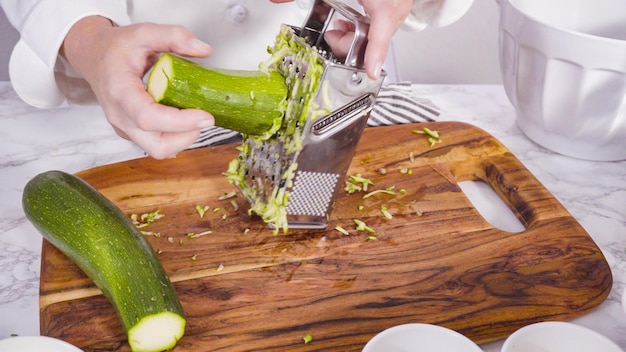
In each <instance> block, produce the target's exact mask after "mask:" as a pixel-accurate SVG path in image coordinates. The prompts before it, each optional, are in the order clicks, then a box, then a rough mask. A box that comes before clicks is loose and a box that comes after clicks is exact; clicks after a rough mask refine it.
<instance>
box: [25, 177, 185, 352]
mask: <svg viewBox="0 0 626 352" xmlns="http://www.w3.org/2000/svg"><path fill="white" fill-rule="evenodd" d="M22 206H23V209H24V212H25V214H26V217H27V219H28V220H29V221H30V222H31V223H32V224H33V225H34V226H35V227H36V228H37V230H38V231H39V232H40V233H41V234H42V235H43V237H44V238H45V239H47V240H48V241H50V243H52V244H53V245H54V246H55V247H57V248H58V249H59V250H60V251H61V252H63V253H64V254H65V255H67V256H68V257H69V258H70V259H71V260H72V261H73V262H74V263H76V265H78V266H79V267H80V268H81V269H82V270H83V271H84V272H85V273H86V274H87V275H88V276H89V277H90V278H91V279H92V280H93V282H94V283H95V284H96V286H98V288H100V290H101V291H102V293H103V294H104V296H105V297H106V298H107V299H108V300H109V301H110V302H111V304H112V305H113V307H114V308H115V310H116V312H117V315H118V316H119V318H120V320H121V323H122V326H123V328H124V329H125V331H126V333H127V336H128V342H129V345H130V347H131V349H132V350H133V351H146V352H148V351H163V350H167V349H170V348H172V347H174V346H175V345H176V343H177V341H178V340H179V339H180V338H181V337H182V336H183V334H184V330H185V324H186V319H185V316H184V313H183V309H182V306H181V304H180V301H179V299H178V296H177V295H176V292H175V291H174V288H173V286H172V283H171V282H170V280H169V278H168V276H167V274H166V273H165V270H164V269H163V266H162V265H161V263H160V261H159V259H158V258H157V256H156V254H155V252H154V251H153V249H152V247H151V246H150V244H149V243H148V241H147V240H146V239H145V238H144V237H143V236H142V235H141V233H140V232H139V230H138V229H137V228H136V227H135V226H134V225H133V224H132V223H131V221H130V219H128V217H126V216H125V215H124V214H123V213H122V211H121V210H120V209H119V208H118V207H116V206H115V205H114V204H113V203H112V202H111V201H109V200H108V199H107V198H105V197H104V196H103V195H102V194H101V193H99V192H98V191H97V190H96V189H95V188H93V187H92V186H90V185H89V184H87V183H86V182H85V181H83V180H82V179H80V178H79V177H77V176H74V175H71V174H68V173H65V172H62V171H47V172H44V173H41V174H39V175H37V176H35V177H34V178H33V179H31V180H30V181H29V182H28V183H27V184H26V187H25V188H24V192H23V197H22Z"/></svg>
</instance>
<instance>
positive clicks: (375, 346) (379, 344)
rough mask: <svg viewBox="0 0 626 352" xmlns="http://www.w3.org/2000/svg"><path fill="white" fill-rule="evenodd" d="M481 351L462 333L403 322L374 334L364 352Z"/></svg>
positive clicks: (436, 326)
mask: <svg viewBox="0 0 626 352" xmlns="http://www.w3.org/2000/svg"><path fill="white" fill-rule="evenodd" d="M421 351H424V352H482V349H481V348H480V347H479V346H478V345H477V344H475V343H474V342H473V341H472V340H470V339H469V338H467V337H465V336H464V335H462V334H460V333H458V332H456V331H454V330H451V329H448V328H445V327H442V326H438V325H432V324H417V323H415V324H403V325H397V326H394V327H391V328H389V329H386V330H384V331H382V332H380V333H379V334H377V335H376V336H374V337H373V338H372V339H371V340H370V341H369V342H368V343H367V344H366V345H365V347H364V348H363V352H421Z"/></svg>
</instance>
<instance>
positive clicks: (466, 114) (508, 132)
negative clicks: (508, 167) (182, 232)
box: [0, 82, 626, 351]
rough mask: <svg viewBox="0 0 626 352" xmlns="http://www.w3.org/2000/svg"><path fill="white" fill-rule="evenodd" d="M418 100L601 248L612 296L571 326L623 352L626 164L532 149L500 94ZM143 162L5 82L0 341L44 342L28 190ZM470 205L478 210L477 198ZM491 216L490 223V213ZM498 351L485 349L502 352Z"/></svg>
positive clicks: (455, 89) (0, 104)
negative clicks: (469, 131) (482, 137)
mask: <svg viewBox="0 0 626 352" xmlns="http://www.w3.org/2000/svg"><path fill="white" fill-rule="evenodd" d="M414 92H415V93H416V95H418V96H420V97H423V98H428V99H430V100H431V101H432V102H433V103H434V104H435V105H437V106H438V107H439V108H440V109H441V116H440V120H441V121H463V122H468V123H471V124H473V125H475V126H478V127H481V128H483V129H484V130H486V131H487V132H489V133H490V134H492V135H493V136H494V137H496V138H497V139H498V140H500V141H501V142H502V143H503V144H504V145H505V146H506V147H507V148H508V149H509V150H510V151H511V152H513V153H514V154H515V155H516V156H517V157H518V158H519V159H520V160H521V161H522V162H523V163H524V165H525V166H526V167H527V168H528V169H529V170H530V172H532V173H533V174H534V175H535V176H536V177H537V178H538V179H539V180H540V181H541V182H542V183H543V184H544V186H545V187H546V188H547V189H548V190H549V191H550V192H552V193H553V194H554V196H555V197H556V198H557V199H558V200H559V201H560V202H561V203H563V205H564V206H565V207H566V208H567V210H568V211H569V212H570V213H571V214H572V215H573V216H574V217H575V218H576V220H578V222H580V224H581V225H582V226H583V227H584V228H585V230H586V231H587V232H588V233H589V234H590V235H591V237H592V238H593V239H594V240H595V241H596V243H597V244H598V245H599V247H600V248H601V249H602V251H603V253H604V255H605V257H606V259H607V261H608V263H609V264H610V266H611V269H612V273H613V280H614V283H613V289H612V291H611V293H610V295H609V297H608V299H607V300H606V301H605V302H604V303H602V304H601V305H600V306H599V307H598V308H597V309H596V310H594V311H593V312H591V313H589V314H587V315H585V316H583V317H580V318H577V319H576V320H574V323H576V324H580V325H583V326H586V327H588V328H591V329H593V330H596V331H597V332H599V333H601V334H603V335H605V336H606V337H608V338H610V339H611V340H613V341H614V342H615V343H617V344H618V345H619V346H621V348H622V349H624V350H625V351H626V313H625V312H624V310H623V309H622V305H621V299H622V297H621V296H622V292H623V291H625V289H626V161H622V162H591V161H583V160H577V159H572V158H569V157H565V156H561V155H558V154H555V153H553V152H551V151H549V150H546V149H544V148H542V147H540V146H538V145H536V144H534V143H533V142H531V141H530V140H529V139H528V138H526V137H525V136H524V135H523V134H522V133H521V131H520V130H519V128H518V127H517V125H516V123H515V113H514V110H513V107H512V106H511V104H510V103H509V101H508V99H507V97H506V95H505V93H504V89H503V88H502V86H499V85H415V86H414ZM141 156H143V152H142V151H141V150H139V149H138V148H137V147H136V146H134V145H133V144H132V143H130V142H128V141H126V140H123V139H121V138H119V137H118V136H117V135H116V134H115V133H114V132H113V130H112V128H111V127H110V125H109V124H108V123H107V122H106V120H105V118H104V116H103V113H102V111H101V109H100V108H99V107H97V106H83V107H61V108H57V109H52V110H39V109H36V108H33V107H30V106H28V105H26V104H24V103H23V102H22V101H21V100H20V99H19V98H18V97H17V95H16V94H15V92H14V91H13V89H12V88H11V85H10V84H9V83H7V82H0V199H1V201H0V317H2V319H0V339H2V338H5V337H8V336H10V335H12V334H17V335H38V334H39V311H38V309H39V307H38V294H39V266H40V253H41V236H40V235H39V234H38V233H37V232H36V230H35V229H34V227H32V225H31V224H30V223H29V222H28V221H27V220H26V218H25V217H24V214H23V211H22V207H21V196H22V189H23V187H24V185H25V184H26V182H27V181H28V180H29V179H31V178H32V177H34V176H35V175H36V174H38V173H41V172H44V171H48V170H51V169H59V170H63V171H67V172H71V173H74V172H78V171H81V170H84V169H89V168H92V167H95V166H99V165H104V164H109V163H113V162H118V161H124V160H128V159H134V158H137V157H141ZM473 201H477V202H481V200H480V197H478V198H477V200H474V199H473ZM482 201H484V200H482ZM477 208H479V209H480V208H481V207H480V206H479V204H477ZM485 217H486V218H487V220H489V214H488V213H485ZM504 226H506V225H504ZM501 345H502V342H501V341H500V342H494V343H490V344H486V345H483V346H482V347H483V349H485V350H486V351H500V347H501Z"/></svg>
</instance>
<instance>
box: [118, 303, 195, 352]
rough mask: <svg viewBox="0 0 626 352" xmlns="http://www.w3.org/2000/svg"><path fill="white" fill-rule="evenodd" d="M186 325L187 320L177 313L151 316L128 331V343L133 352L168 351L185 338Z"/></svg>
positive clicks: (162, 313)
mask: <svg viewBox="0 0 626 352" xmlns="http://www.w3.org/2000/svg"><path fill="white" fill-rule="evenodd" d="M185 324H186V321H185V318H183V317H181V316H180V315H178V314H176V313H172V312H161V313H158V314H153V315H149V316H147V317H145V318H143V319H141V320H140V321H139V322H138V323H137V324H136V325H135V326H133V327H132V328H131V329H130V330H128V343H129V344H130V348H131V350H132V351H133V352H161V351H166V350H169V349H171V348H173V347H174V346H175V345H176V343H177V342H178V340H180V338H181V337H182V336H183V334H184V333H185Z"/></svg>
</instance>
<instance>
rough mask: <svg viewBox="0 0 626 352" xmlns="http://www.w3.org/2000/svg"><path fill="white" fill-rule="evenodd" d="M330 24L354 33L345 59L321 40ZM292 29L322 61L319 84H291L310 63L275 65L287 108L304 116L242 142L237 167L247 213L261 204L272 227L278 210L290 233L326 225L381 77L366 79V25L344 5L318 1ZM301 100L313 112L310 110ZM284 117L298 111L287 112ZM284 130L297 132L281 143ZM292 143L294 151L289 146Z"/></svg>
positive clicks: (297, 60)
mask: <svg viewBox="0 0 626 352" xmlns="http://www.w3.org/2000/svg"><path fill="white" fill-rule="evenodd" d="M336 19H340V20H343V21H348V22H350V23H352V24H353V25H354V29H355V31H354V32H355V34H354V38H353V40H352V43H351V46H350V48H349V50H348V52H347V55H346V56H345V57H340V56H339V55H336V54H335V53H333V50H331V48H330V46H329V45H328V44H327V42H326V40H325V39H324V34H325V33H326V31H327V30H329V29H332V25H333V21H335V20H336ZM290 28H291V29H292V36H294V37H295V38H293V39H295V40H296V41H297V42H298V43H299V44H300V45H302V47H303V48H305V49H306V50H309V52H310V51H311V49H312V51H313V52H314V54H313V55H317V59H318V60H319V61H321V63H322V66H323V72H322V74H321V79H320V82H319V84H318V85H317V89H316V90H314V91H306V90H304V91H303V90H302V89H301V88H299V87H295V86H294V85H295V84H297V83H298V82H299V81H298V80H302V79H303V78H305V77H307V75H311V72H310V68H309V65H310V61H307V60H303V59H302V57H300V56H299V55H297V53H296V55H289V56H286V57H284V58H283V60H282V62H281V63H279V64H278V67H277V68H278V69H279V71H281V73H283V75H284V76H285V77H286V82H287V85H288V88H289V90H290V94H291V95H290V97H289V98H288V100H289V99H290V100H291V101H292V102H293V103H294V104H292V105H293V107H291V110H294V109H299V111H300V113H302V111H304V113H302V116H304V117H305V118H304V119H302V118H300V119H299V120H298V119H291V120H289V121H287V122H283V126H282V127H281V131H280V132H279V133H278V136H277V137H276V138H271V139H269V140H266V141H263V142H262V143H260V142H258V140H253V139H250V137H248V140H245V141H244V146H243V148H244V152H242V158H243V160H242V161H243V164H242V165H243V167H244V168H245V171H244V172H243V175H244V180H243V183H242V184H240V188H242V189H243V190H244V192H243V193H244V195H246V196H247V197H248V199H249V200H250V202H251V203H252V205H253V207H252V209H253V210H254V208H255V204H257V203H258V202H261V203H263V204H266V205H267V206H266V209H265V214H266V215H267V214H270V216H269V218H268V217H264V220H265V221H267V222H268V223H269V224H270V226H273V227H275V228H276V227H285V224H280V223H277V221H278V220H276V219H278V218H279V217H280V216H277V217H276V219H272V216H273V215H271V213H272V212H274V211H278V208H279V207H282V208H283V211H284V212H286V214H284V213H283V215H286V220H287V224H286V225H287V227H288V228H306V229H322V228H325V227H326V226H327V224H328V219H329V217H330V214H331V212H332V209H333V205H334V201H335V199H336V197H337V195H338V194H339V192H341V191H342V190H343V188H344V178H345V176H346V172H347V170H348V167H349V165H350V162H351V160H352V157H353V156H354V152H355V149H356V146H357V143H358V141H359V138H360V137H361V134H362V132H363V129H364V128H365V126H366V124H367V119H368V117H369V113H370V111H371V109H372V106H373V105H374V102H375V99H376V95H377V94H378V91H379V90H380V87H381V85H382V82H383V79H384V73H383V74H382V75H381V77H380V78H378V79H376V80H372V79H370V78H369V77H368V76H367V74H366V72H365V69H364V65H363V58H364V52H365V46H366V43H367V33H368V30H369V21H368V19H367V18H366V17H365V16H363V15H361V14H360V13H359V12H358V11H356V10H354V9H352V8H350V7H348V6H346V5H345V4H343V3H340V2H338V1H334V0H316V1H315V3H314V5H313V7H312V9H311V11H310V13H309V15H308V17H307V19H306V20H305V23H304V25H303V27H301V28H297V27H290ZM307 99H308V100H307ZM307 101H309V104H313V105H314V106H316V107H318V108H317V109H308V108H307V105H306V102H307ZM307 111H308V112H307ZM289 113H290V114H291V115H294V116H295V115H297V114H298V112H293V111H289V109H288V114H289ZM287 117H288V116H287ZM287 117H286V118H285V119H286V120H287ZM302 122H304V123H302ZM289 124H291V125H289ZM290 131H291V132H293V131H296V133H295V134H294V136H290V137H289V139H284V138H281V137H284V136H281V135H280V134H281V133H291V132H290ZM294 144H296V145H297V146H298V148H294ZM294 149H296V150H294ZM294 170H295V172H294ZM241 185H243V187H241ZM276 197H278V199H285V200H286V203H284V202H283V203H282V204H276V202H273V199H276ZM281 197H283V198H281ZM272 203H274V204H272ZM278 203H281V202H280V201H279V202H278ZM257 205H258V204H257ZM257 210H258V209H257ZM259 215H262V214H259ZM275 220H276V221H275ZM278 222H280V221H278Z"/></svg>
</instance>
